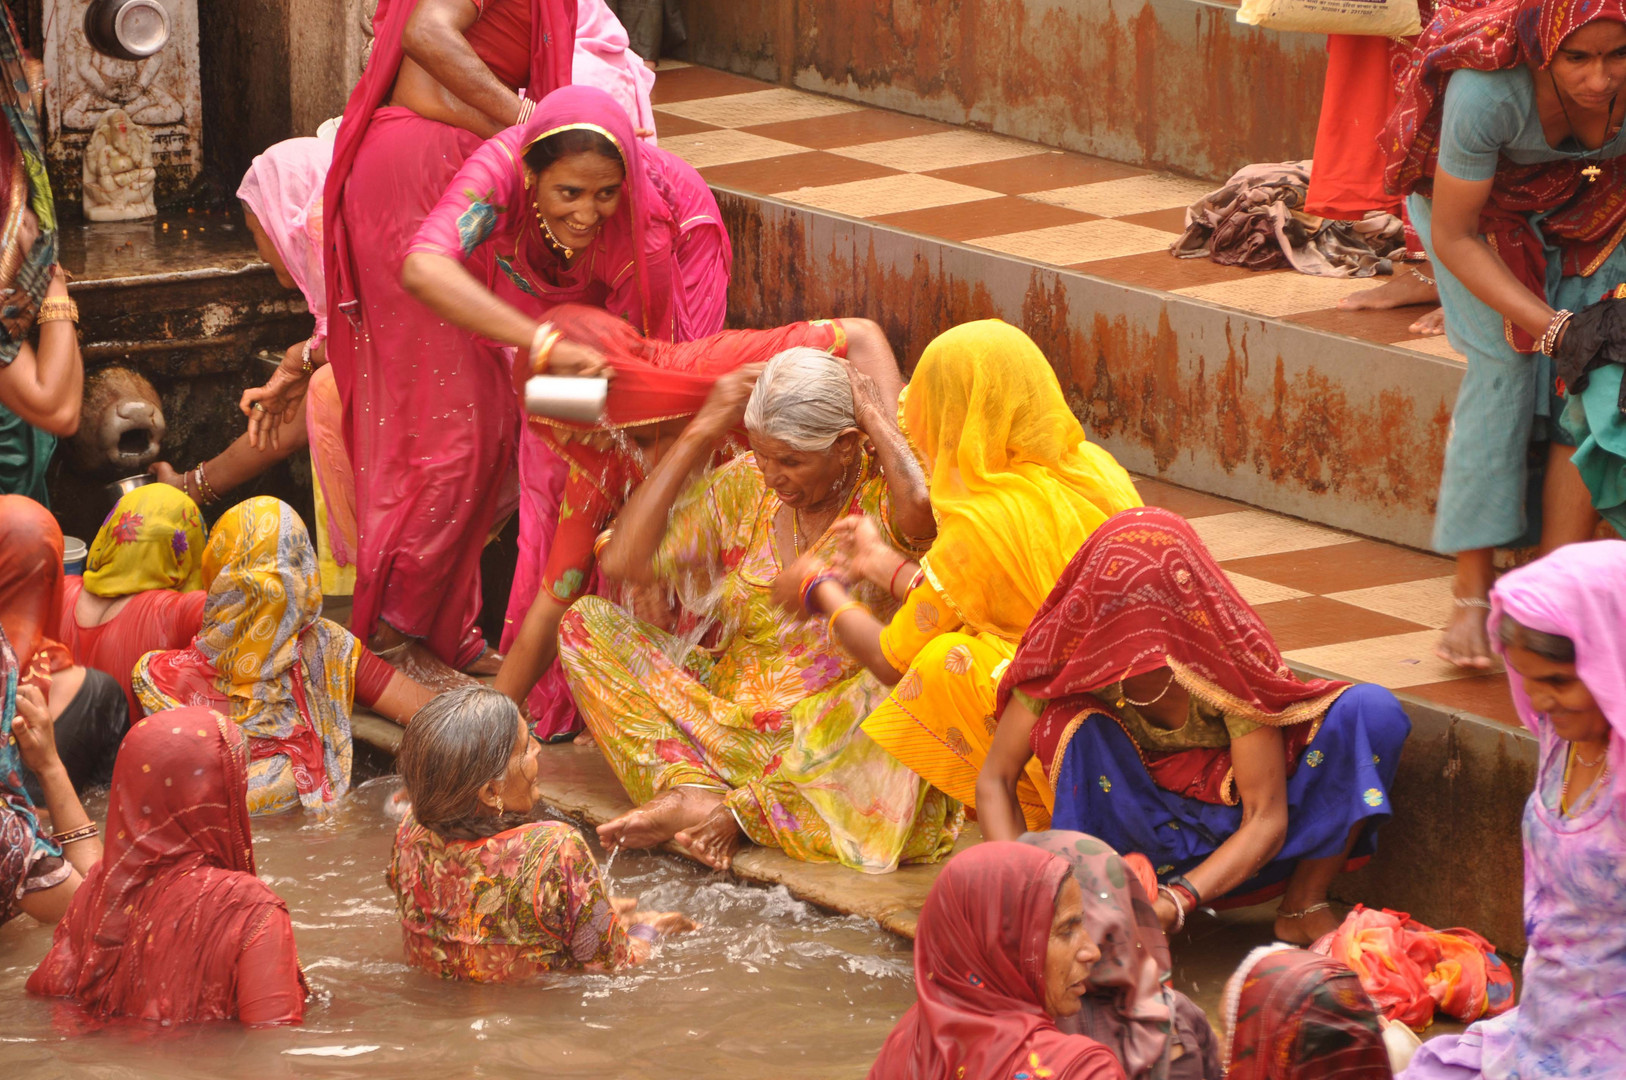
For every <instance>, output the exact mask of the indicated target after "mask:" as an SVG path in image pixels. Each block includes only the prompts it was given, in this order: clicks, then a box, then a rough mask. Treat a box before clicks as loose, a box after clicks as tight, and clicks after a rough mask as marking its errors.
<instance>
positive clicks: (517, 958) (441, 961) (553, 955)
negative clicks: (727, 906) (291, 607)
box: [388, 686, 694, 982]
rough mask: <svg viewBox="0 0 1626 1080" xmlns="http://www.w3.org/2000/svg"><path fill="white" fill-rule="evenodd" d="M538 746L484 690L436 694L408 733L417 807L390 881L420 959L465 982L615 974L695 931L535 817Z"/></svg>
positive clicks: (511, 710) (401, 834) (409, 948)
mask: <svg viewBox="0 0 1626 1080" xmlns="http://www.w3.org/2000/svg"><path fill="white" fill-rule="evenodd" d="M537 751H538V746H537V742H536V740H535V739H533V738H531V733H530V730H529V729H528V728H527V727H526V725H525V721H524V720H522V719H521V718H520V713H519V708H518V707H517V706H516V705H515V704H514V703H513V702H512V701H510V700H509V699H508V698H507V697H506V696H505V695H503V694H501V693H498V692H497V691H496V690H492V689H490V688H488V687H485V686H461V687H458V688H457V689H455V690H448V691H446V692H444V693H442V694H440V695H438V696H436V697H435V698H434V699H433V700H432V701H430V702H429V704H427V705H425V706H424V707H423V708H422V709H421V710H420V711H419V712H418V715H417V716H416V717H414V718H413V721H412V723H411V724H410V725H409V726H408V727H407V733H406V736H405V737H404V738H403V739H402V740H401V753H400V757H399V759H398V764H399V767H400V770H401V779H402V780H404V781H405V795H406V797H407V799H408V800H409V801H410V803H411V810H410V811H409V812H408V813H407V815H406V817H405V818H404V820H402V822H401V826H400V828H399V830H397V832H396V834H395V848H394V850H393V852H392V853H391V856H390V868H389V875H388V876H389V883H390V887H391V888H392V889H393V890H394V892H395V899H396V906H397V907H398V908H399V910H400V913H401V935H402V939H403V942H404V944H405V946H406V954H407V960H408V962H410V963H411V964H412V965H413V966H414V967H418V968H422V969H423V970H425V971H428V972H430V973H432V974H435V975H439V976H441V977H442V978H447V979H461V980H466V981H469V982H512V981H517V980H521V979H525V978H529V977H531V976H535V975H540V974H543V973H545V972H549V971H561V970H563V971H569V970H576V971H579V970H583V969H587V970H594V971H613V970H615V969H617V968H623V967H628V966H630V965H632V964H636V963H639V962H641V961H643V960H645V959H646V958H648V956H649V954H650V949H651V947H652V945H653V943H654V942H655V941H656V940H657V939H658V938H659V937H660V936H661V935H663V934H667V933H676V932H681V931H684V930H689V929H692V928H693V927H694V924H693V923H692V922H690V921H689V920H688V919H686V918H684V917H683V916H682V915H679V914H677V913H676V912H652V911H637V910H635V908H636V906H637V905H636V904H635V903H633V902H632V901H630V900H628V901H619V900H615V899H613V898H612V897H611V896H610V895H609V893H608V892H606V891H605V887H604V880H603V878H601V877H600V876H599V872H598V864H597V863H596V862H594V861H593V853H592V851H591V850H589V848H588V846H587V841H586V840H584V839H583V838H582V835H581V833H579V832H577V831H576V829H575V827H574V826H571V825H566V824H565V823H563V822H559V821H533V820H532V811H533V810H534V808H535V806H536V800H537V776H538V774H539V771H540V769H539V765H538V762H537Z"/></svg>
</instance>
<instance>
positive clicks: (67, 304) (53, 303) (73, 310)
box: [34, 296, 79, 323]
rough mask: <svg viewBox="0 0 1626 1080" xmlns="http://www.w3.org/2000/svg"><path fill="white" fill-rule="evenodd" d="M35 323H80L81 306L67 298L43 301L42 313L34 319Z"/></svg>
mask: <svg viewBox="0 0 1626 1080" xmlns="http://www.w3.org/2000/svg"><path fill="white" fill-rule="evenodd" d="M34 321H35V322H63V321H67V322H73V323H77V322H78V321H79V304H78V303H77V302H76V301H74V300H73V299H71V298H69V297H66V296H53V297H51V298H50V299H48V300H44V301H41V303H40V312H39V314H38V315H37V316H35V318H34Z"/></svg>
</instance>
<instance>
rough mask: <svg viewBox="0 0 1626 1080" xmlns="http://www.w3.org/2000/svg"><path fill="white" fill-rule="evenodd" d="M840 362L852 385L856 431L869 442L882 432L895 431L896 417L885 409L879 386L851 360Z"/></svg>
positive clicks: (876, 438)
mask: <svg viewBox="0 0 1626 1080" xmlns="http://www.w3.org/2000/svg"><path fill="white" fill-rule="evenodd" d="M841 362H842V364H844V365H845V366H846V368H847V382H848V383H850V384H851V385H852V391H853V416H854V417H855V418H856V419H857V420H858V430H860V431H862V432H863V433H864V434H865V435H868V436H869V439H870V442H876V441H878V440H879V439H880V437H881V436H882V434H883V433H884V432H891V431H895V430H897V427H898V420H897V417H896V416H894V415H892V413H891V411H890V410H888V409H887V407H886V399H885V398H884V397H883V396H882V395H881V388H880V386H879V385H878V384H877V383H876V382H875V380H874V379H872V378H870V377H869V376H868V375H866V374H864V373H863V372H862V371H859V370H858V368H857V367H855V366H854V365H853V362H852V361H851V360H848V359H845V358H843V359H842V361H841Z"/></svg>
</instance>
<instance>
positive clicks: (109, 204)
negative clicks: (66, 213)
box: [83, 109, 158, 221]
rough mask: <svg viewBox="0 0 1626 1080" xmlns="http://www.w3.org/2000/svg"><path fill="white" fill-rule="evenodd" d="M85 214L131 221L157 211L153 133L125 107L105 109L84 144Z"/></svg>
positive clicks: (91, 217) (99, 219)
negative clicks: (148, 131)
mask: <svg viewBox="0 0 1626 1080" xmlns="http://www.w3.org/2000/svg"><path fill="white" fill-rule="evenodd" d="M83 181H84V204H85V217H87V218H89V219H90V220H91V221H132V220H134V219H136V218H146V217H152V216H153V215H154V214H156V213H158V208H157V207H156V206H155V205H153V189H154V188H155V187H156V186H157V182H158V171H157V170H156V169H154V168H153V165H152V136H151V135H149V134H148V133H147V129H146V128H144V127H142V126H141V125H139V124H137V123H134V122H133V121H132V120H131V119H130V117H129V116H127V115H126V114H125V112H124V110H123V109H113V110H112V111H110V112H107V113H104V114H103V115H102V118H101V120H100V121H98V122H97V124H96V130H95V132H94V133H93V134H92V135H91V137H90V142H89V143H88V144H87V145H86V146H85V159H84V175H83Z"/></svg>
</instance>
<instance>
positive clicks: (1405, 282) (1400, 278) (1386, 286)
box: [1338, 267, 1440, 311]
mask: <svg viewBox="0 0 1626 1080" xmlns="http://www.w3.org/2000/svg"><path fill="white" fill-rule="evenodd" d="M1439 302H1440V292H1439V290H1438V289H1436V288H1435V287H1434V286H1433V285H1430V284H1429V283H1428V282H1426V281H1424V280H1423V279H1422V278H1420V277H1418V276H1417V275H1416V274H1414V273H1412V272H1411V268H1410V267H1405V268H1403V269H1396V271H1395V274H1394V276H1393V277H1391V278H1390V279H1389V280H1388V281H1386V282H1384V283H1383V284H1382V285H1379V286H1378V287H1377V288H1375V289H1364V290H1362V291H1361V292H1358V293H1350V294H1349V295H1348V296H1346V297H1344V298H1343V299H1342V300H1340V301H1338V307H1339V308H1340V309H1341V310H1343V311H1383V310H1386V309H1388V308H1397V307H1410V306H1411V305H1412V304H1437V303H1439Z"/></svg>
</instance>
